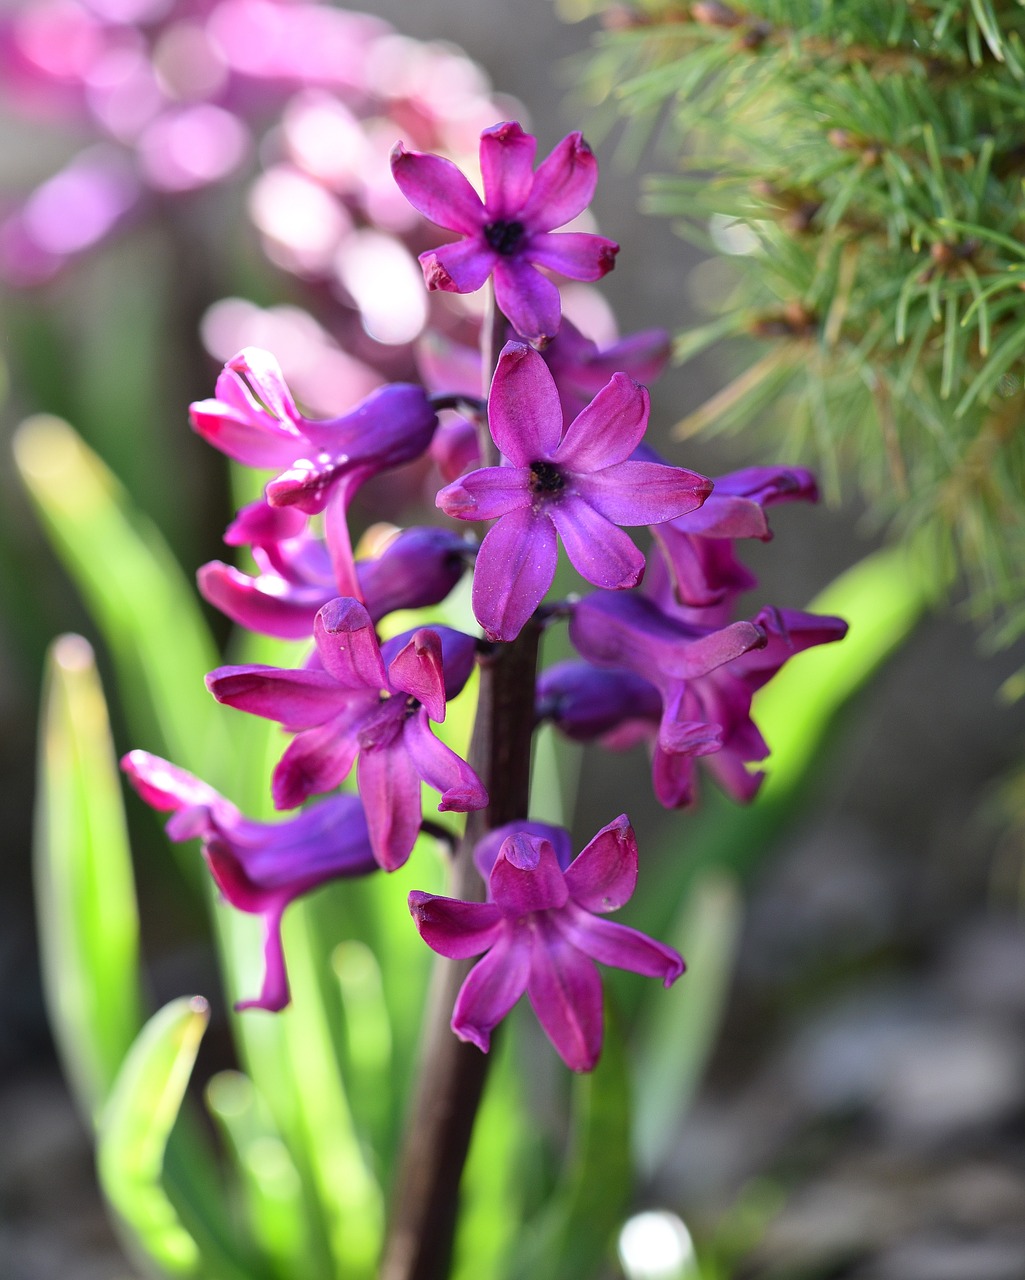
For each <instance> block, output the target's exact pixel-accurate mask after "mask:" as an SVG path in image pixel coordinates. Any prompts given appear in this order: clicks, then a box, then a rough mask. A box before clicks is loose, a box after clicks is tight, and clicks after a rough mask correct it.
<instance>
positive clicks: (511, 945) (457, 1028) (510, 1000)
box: [452, 924, 531, 1053]
mask: <svg viewBox="0 0 1025 1280" xmlns="http://www.w3.org/2000/svg"><path fill="white" fill-rule="evenodd" d="M530 955H531V937H530V934H529V932H527V931H526V930H520V929H513V928H510V927H509V926H508V924H506V927H505V929H504V930H503V932H502V934H501V936H500V937H499V939H498V941H497V942H496V943H495V945H494V946H493V947H492V948H491V950H490V951H489V952H488V953H487V955H486V956H485V957H484V958H483V960H480V961H478V963H477V964H475V965H474V966H473V968H472V969H471V970H470V972H469V974H467V977H466V981H465V982H464V983H463V985H462V986H461V987H460V989H459V995H458V996H457V997H456V1003H455V1008H454V1009H453V1010H452V1030H453V1031H454V1032H455V1033H456V1035H457V1036H458V1037H459V1039H460V1040H466V1041H469V1043H470V1044H475V1045H476V1046H477V1048H478V1049H480V1050H481V1052H483V1053H487V1051H488V1049H489V1048H490V1047H491V1032H492V1031H493V1030H494V1029H495V1027H496V1026H497V1025H498V1024H499V1023H500V1022H501V1021H502V1019H503V1018H504V1017H505V1015H506V1014H507V1013H508V1012H509V1010H510V1009H511V1008H512V1007H513V1005H514V1004H515V1003H516V1001H517V1000H518V999H519V998H520V996H521V995H523V992H524V990H525V989H526V986H527V977H528V975H529V973H530Z"/></svg>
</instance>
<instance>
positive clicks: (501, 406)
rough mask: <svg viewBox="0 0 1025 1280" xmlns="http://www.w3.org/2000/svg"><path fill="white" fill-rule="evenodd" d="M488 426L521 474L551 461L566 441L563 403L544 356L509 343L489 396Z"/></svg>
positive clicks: (504, 348)
mask: <svg viewBox="0 0 1025 1280" xmlns="http://www.w3.org/2000/svg"><path fill="white" fill-rule="evenodd" d="M488 426H489V427H490V429H491V436H492V438H493V440H494V442H495V444H497V445H498V448H499V450H500V452H501V453H502V454H504V455H505V457H507V458H508V459H509V461H510V462H511V463H512V464H513V467H514V468H517V471H516V474H517V475H522V474H523V473H522V471H521V470H519V469H520V468H525V467H529V466H530V464H531V463H532V462H536V461H537V460H538V459H540V458H548V457H550V456H551V455H552V454H553V453H554V452H555V451H556V449H557V448H558V445H559V440H560V438H561V437H562V404H561V402H560V400H559V392H558V388H557V387H556V385H555V379H554V378H553V377H552V374H551V371H550V370H549V368H548V366H547V365H546V364H545V362H544V359H543V357H542V356H539V355H538V353H537V352H536V351H533V350H531V348H530V347H528V346H526V345H525V344H524V343H522V342H507V343H506V344H505V346H504V347H503V349H502V354H501V355H500V356H499V358H498V368H497V369H496V370H495V376H494V378H493V379H492V382H491V393H490V395H489V396H488Z"/></svg>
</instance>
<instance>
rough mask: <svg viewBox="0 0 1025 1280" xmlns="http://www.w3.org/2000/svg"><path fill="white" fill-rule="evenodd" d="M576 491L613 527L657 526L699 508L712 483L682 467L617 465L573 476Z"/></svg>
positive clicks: (655, 464) (626, 463)
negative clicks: (614, 525) (609, 521)
mask: <svg viewBox="0 0 1025 1280" xmlns="http://www.w3.org/2000/svg"><path fill="white" fill-rule="evenodd" d="M576 490H577V492H578V493H579V494H580V496H581V497H582V498H584V499H585V500H586V501H587V502H588V503H590V505H591V506H592V507H594V509H595V511H598V512H600V513H601V514H602V515H603V516H604V517H605V518H606V519H607V520H611V521H612V522H613V524H625V525H639V524H651V525H659V524H662V523H663V521H665V520H671V519H672V518H673V517H674V516H679V515H683V514H684V512H687V511H693V510H694V509H695V508H696V507H699V506H700V505H701V504H702V503H703V502H704V501H705V499H706V498H707V497H708V495H709V494H710V493H711V491H712V482H711V480H706V479H705V477H704V476H699V475H697V473H696V472H694V471H687V470H686V469H685V468H683V467H662V466H659V464H658V463H657V462H621V463H619V464H618V465H617V466H613V467H607V468H606V469H605V470H604V471H595V472H592V473H591V474H589V475H579V476H577V478H576Z"/></svg>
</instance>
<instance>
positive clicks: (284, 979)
mask: <svg viewBox="0 0 1025 1280" xmlns="http://www.w3.org/2000/svg"><path fill="white" fill-rule="evenodd" d="M121 765H122V768H123V769H124V771H125V773H126V774H127V775H128V778H129V780H130V781H131V783H132V785H133V786H134V787H135V789H136V791H138V793H139V794H140V795H141V796H142V798H143V800H145V801H146V803H147V804H150V805H152V806H153V808H154V809H158V810H161V811H163V812H165V813H166V812H168V811H171V812H172V815H173V816H172V817H171V819H170V821H169V822H168V824H167V834H168V835H169V836H170V837H171V839H172V840H192V839H199V840H201V841H202V842H203V857H204V858H205V859H206V863H207V866H208V867H209V868H210V872H211V874H212V875H213V878H214V880H215V882H216V884H217V887H218V888H219V889H220V891H221V893H222V894H223V895H224V897H225V898H226V899H227V901H228V902H229V903H231V905H232V906H233V907H235V908H237V909H238V910H239V911H245V912H248V913H250V914H251V915H258V916H260V917H261V918H262V920H263V928H264V949H263V960H264V977H263V983H262V984H261V988H260V994H259V995H258V996H257V997H256V998H255V999H253V1000H243V1001H241V1002H240V1003H239V1004H237V1005H236V1006H235V1007H236V1008H237V1009H249V1008H258V1009H270V1010H278V1009H283V1008H284V1007H285V1005H287V1004H288V1000H289V993H288V975H287V973H286V970H285V955H284V950H283V948H282V944H281V917H282V914H283V913H284V910H285V908H286V907H287V906H288V904H289V903H290V902H292V901H293V900H294V899H295V898H298V897H301V896H302V895H303V894H305V893H310V892H311V891H312V890H313V889H315V888H317V886H318V885H321V884H324V883H325V882H326V881H328V880H337V879H340V878H348V877H351V876H363V875H368V874H369V873H370V872H371V871H376V870H377V862H376V861H375V859H374V855H373V851H372V850H371V848H370V839H369V835H368V832H367V823H366V819H365V818H364V816H363V807H362V805H361V804H360V802H359V800H358V799H357V798H356V797H355V796H333V797H332V798H331V799H329V800H325V801H323V802H322V803H321V804H317V805H313V806H312V807H311V808H309V809H307V810H305V812H303V813H300V814H297V815H296V816H295V817H294V818H288V819H287V820H286V821H284V822H254V821H253V820H252V819H250V818H244V817H243V816H242V814H240V813H239V811H238V809H236V808H235V806H234V805H233V804H232V803H231V801H230V800H226V799H225V798H224V797H223V796H222V795H219V794H218V793H217V792H216V791H215V790H214V789H213V787H210V786H208V785H207V784H206V783H205V782H201V781H200V780H199V779H198V778H196V777H193V775H192V774H191V773H186V772H185V770H184V769H179V768H177V767H176V766H175V765H173V764H169V763H168V762H167V761H166V760H161V759H160V757H159V756H154V755H150V753H149V752H148V751H131V752H129V754H128V755H126V756H125V757H124V759H123V760H122V761H121Z"/></svg>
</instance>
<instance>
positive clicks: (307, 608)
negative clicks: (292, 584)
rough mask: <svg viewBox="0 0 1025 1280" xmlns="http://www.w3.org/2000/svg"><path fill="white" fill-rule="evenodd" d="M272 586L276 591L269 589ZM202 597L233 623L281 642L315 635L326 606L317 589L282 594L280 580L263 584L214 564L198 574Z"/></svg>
mask: <svg viewBox="0 0 1025 1280" xmlns="http://www.w3.org/2000/svg"><path fill="white" fill-rule="evenodd" d="M270 582H273V583H274V585H275V587H277V588H278V589H277V590H276V591H271V590H269V589H268V587H269V585H270ZM196 584H197V586H198V587H199V594H200V595H201V596H202V597H203V599H204V600H206V602H207V603H208V604H212V605H213V607H214V608H215V609H219V610H220V611H221V613H223V614H224V615H225V616H226V617H228V618H230V619H231V620H232V622H235V623H238V625H239V626H240V627H245V628H246V629H247V630H249V631H255V632H257V633H258V634H259V635H264V636H277V637H278V638H279V639H281V640H306V639H308V638H309V637H310V636H312V635H313V619H314V618H315V617H316V615H317V610H318V609H319V608H320V606H321V605H322V604H323V603H324V592H323V591H321V590H318V589H317V588H315V587H313V588H307V589H305V590H303V589H300V588H293V589H291V590H282V588H284V586H285V583H284V581H283V579H281V578H274V579H270V580H266V581H262V580H261V579H260V578H251V577H250V576H249V575H248V574H246V573H242V572H241V571H240V570H238V569H235V568H233V567H232V566H231V565H229V564H224V563H222V562H221V561H220V560H212V561H211V562H210V563H209V564H204V565H201V566H200V568H199V570H198V572H197V574H196Z"/></svg>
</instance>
